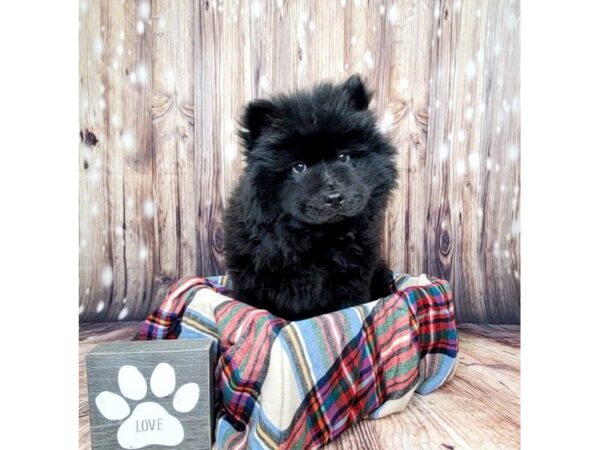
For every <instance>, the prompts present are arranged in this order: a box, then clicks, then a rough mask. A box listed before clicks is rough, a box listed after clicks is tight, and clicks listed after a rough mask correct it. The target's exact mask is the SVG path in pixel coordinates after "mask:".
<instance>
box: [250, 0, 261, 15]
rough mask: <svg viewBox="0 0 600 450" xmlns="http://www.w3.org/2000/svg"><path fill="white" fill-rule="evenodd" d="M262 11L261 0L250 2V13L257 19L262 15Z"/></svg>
mask: <svg viewBox="0 0 600 450" xmlns="http://www.w3.org/2000/svg"><path fill="white" fill-rule="evenodd" d="M261 13H262V3H261V2H260V0H252V3H250V14H251V15H252V17H254V18H255V19H257V18H258V17H260V14H261Z"/></svg>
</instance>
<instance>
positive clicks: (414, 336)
mask: <svg viewBox="0 0 600 450" xmlns="http://www.w3.org/2000/svg"><path fill="white" fill-rule="evenodd" d="M227 293H228V290H227V278H226V277H209V278H188V279H185V280H181V281H180V282H179V283H177V284H176V285H175V286H173V288H172V289H171V292H170V293H169V295H168V297H167V298H166V299H165V300H164V302H163V303H162V305H161V306H160V307H159V308H158V309H157V310H156V311H155V312H154V313H152V314H151V315H150V316H148V319H147V320H146V321H145V322H144V323H143V324H142V326H141V328H140V333H139V338H140V339H175V338H179V339H197V338H202V337H209V338H211V339H213V340H214V342H215V345H216V347H217V348H218V351H219V352H218V359H217V365H216V368H215V382H216V386H217V387H218V395H217V401H216V403H217V404H216V411H217V421H216V430H215V438H216V443H215V447H214V448H215V449H244V448H250V449H305V448H318V447H320V446H322V445H324V444H325V443H327V442H330V441H331V440H333V439H335V438H336V437H337V436H339V435H340V433H342V432H343V431H344V430H346V429H347V428H348V427H350V426H351V425H352V424H353V423H355V422H356V421H358V420H360V419H361V418H371V419H377V418H380V417H384V416H386V415H388V414H391V413H394V412H398V411H401V410H402V409H404V408H405V407H406V405H407V403H408V401H409V399H410V398H411V396H412V394H413V393H414V392H417V393H419V394H428V393H430V392H431V391H433V390H434V389H437V388H438V387H440V386H441V385H442V384H444V383H445V382H446V381H448V380H449V379H450V378H451V376H452V374H453V372H454V369H455V367H456V361H457V352H458V339H457V333H456V326H455V322H454V305H453V301H452V293H451V291H450V289H449V285H448V283H447V282H446V281H442V280H436V279H428V278H427V277H426V276H424V275H421V276H420V277H412V276H409V275H397V276H396V277H395V279H394V286H393V294H392V295H390V296H388V297H385V298H382V299H379V300H376V301H373V302H370V303H366V304H364V305H360V306H355V307H351V308H347V309H344V310H341V311H337V312H335V313H330V314H325V315H322V316H319V317H314V318H311V319H306V320H302V321H296V322H288V321H285V320H283V319H280V318H278V317H275V316H273V315H271V314H270V313H268V312H267V311H265V310H260V309H256V308H253V307H251V306H248V305H245V304H244V303H241V302H238V301H235V300H233V299H231V298H230V297H227V296H226V295H227Z"/></svg>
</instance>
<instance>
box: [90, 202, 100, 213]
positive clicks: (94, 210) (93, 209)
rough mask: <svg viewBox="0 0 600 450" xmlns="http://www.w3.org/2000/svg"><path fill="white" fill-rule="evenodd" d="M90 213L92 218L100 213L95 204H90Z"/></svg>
mask: <svg viewBox="0 0 600 450" xmlns="http://www.w3.org/2000/svg"><path fill="white" fill-rule="evenodd" d="M90 211H91V213H92V216H97V215H98V213H99V212H100V211H99V209H98V205H97V204H96V203H92V205H91V206H90Z"/></svg>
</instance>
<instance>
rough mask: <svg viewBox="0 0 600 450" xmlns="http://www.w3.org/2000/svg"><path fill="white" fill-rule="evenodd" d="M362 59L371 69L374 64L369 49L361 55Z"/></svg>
mask: <svg viewBox="0 0 600 450" xmlns="http://www.w3.org/2000/svg"><path fill="white" fill-rule="evenodd" d="M363 60H364V61H365V64H366V65H367V67H368V68H369V69H372V68H373V67H374V66H375V63H374V62H373V56H372V55H371V52H370V51H369V50H367V51H366V52H365V54H364V55H363Z"/></svg>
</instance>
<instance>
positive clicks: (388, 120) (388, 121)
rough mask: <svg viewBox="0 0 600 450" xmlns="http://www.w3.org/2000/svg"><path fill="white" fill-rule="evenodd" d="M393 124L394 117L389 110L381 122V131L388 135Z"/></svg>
mask: <svg viewBox="0 0 600 450" xmlns="http://www.w3.org/2000/svg"><path fill="white" fill-rule="evenodd" d="M393 123H394V116H393V114H392V113H391V112H390V111H389V110H387V111H386V112H385V113H384V114H383V117H382V118H381V121H380V122H379V129H380V130H381V132H382V133H387V132H388V131H389V130H390V129H391V128H392V124H393Z"/></svg>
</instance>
